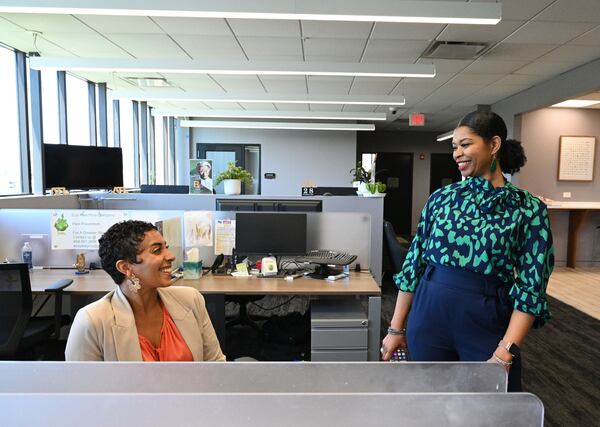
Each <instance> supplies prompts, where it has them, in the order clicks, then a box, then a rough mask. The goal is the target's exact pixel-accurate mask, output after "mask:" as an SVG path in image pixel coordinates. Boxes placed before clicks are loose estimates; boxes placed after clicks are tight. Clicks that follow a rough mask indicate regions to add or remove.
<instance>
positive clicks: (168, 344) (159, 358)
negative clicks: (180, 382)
mask: <svg viewBox="0 0 600 427" xmlns="http://www.w3.org/2000/svg"><path fill="white" fill-rule="evenodd" d="M161 306H162V309H163V325H162V328H160V345H159V346H158V348H156V347H154V346H153V345H152V343H151V342H150V341H149V340H148V338H146V337H144V336H142V335H139V334H138V340H139V342H140V348H141V350H142V360H143V361H144V362H192V361H193V360H194V356H192V352H191V351H190V349H189V347H188V346H187V344H186V343H185V340H184V339H183V337H182V336H181V334H180V333H179V330H178V329H177V325H175V322H173V319H172V318H171V315H170V314H169V312H168V311H167V309H166V308H165V306H164V305H162V303H161Z"/></svg>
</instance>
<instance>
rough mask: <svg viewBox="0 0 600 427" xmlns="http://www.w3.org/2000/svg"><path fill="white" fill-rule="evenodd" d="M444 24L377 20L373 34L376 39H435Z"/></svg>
mask: <svg viewBox="0 0 600 427" xmlns="http://www.w3.org/2000/svg"><path fill="white" fill-rule="evenodd" d="M443 28H444V25H442V24H410V23H408V24H405V23H402V24H398V23H393V22H377V24H376V25H375V29H374V30H373V34H372V36H371V38H372V39H374V40H382V39H383V40H389V39H394V40H427V41H430V40H434V39H435V38H436V36H437V35H438V34H439V33H440V32H441V31H442V29H443Z"/></svg>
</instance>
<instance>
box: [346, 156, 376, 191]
mask: <svg viewBox="0 0 600 427" xmlns="http://www.w3.org/2000/svg"><path fill="white" fill-rule="evenodd" d="M350 173H351V174H352V176H353V178H354V179H353V180H352V186H353V187H354V188H356V189H357V193H358V194H364V193H365V192H366V187H365V185H366V184H367V183H368V182H370V181H371V171H367V170H365V168H364V167H363V165H362V162H361V161H359V162H356V167H355V168H352V169H350Z"/></svg>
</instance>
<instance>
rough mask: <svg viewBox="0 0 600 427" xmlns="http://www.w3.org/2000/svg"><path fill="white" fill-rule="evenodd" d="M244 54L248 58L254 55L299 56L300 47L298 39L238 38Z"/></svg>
mask: <svg viewBox="0 0 600 427" xmlns="http://www.w3.org/2000/svg"><path fill="white" fill-rule="evenodd" d="M238 40H239V41H240V44H241V45H242V47H243V48H244V52H246V54H247V55H248V56H249V57H250V56H252V55H255V54H264V53H268V54H270V55H299V56H302V46H301V44H300V39H299V38H292V37H247V36H241V37H238Z"/></svg>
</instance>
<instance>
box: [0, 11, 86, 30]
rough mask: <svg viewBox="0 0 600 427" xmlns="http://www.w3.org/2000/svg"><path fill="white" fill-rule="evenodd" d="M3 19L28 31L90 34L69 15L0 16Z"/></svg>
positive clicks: (10, 14)
mask: <svg viewBox="0 0 600 427" xmlns="http://www.w3.org/2000/svg"><path fill="white" fill-rule="evenodd" d="M2 16H3V17H4V18H5V19H8V20H9V21H10V22H12V23H14V24H17V25H19V26H21V27H23V28H24V29H26V30H28V31H38V32H41V33H45V32H61V33H82V32H88V31H89V32H92V30H91V29H89V28H88V27H87V26H85V25H84V24H82V23H81V22H80V21H79V20H77V19H76V18H74V17H73V16H71V15H44V14H37V13H31V14H25V13H5V14H2Z"/></svg>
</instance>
